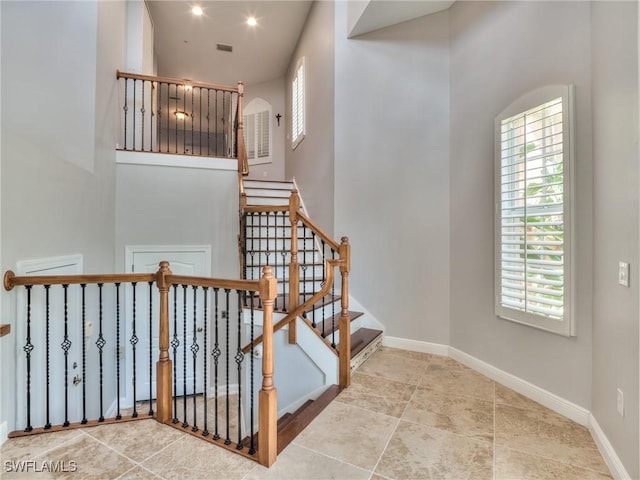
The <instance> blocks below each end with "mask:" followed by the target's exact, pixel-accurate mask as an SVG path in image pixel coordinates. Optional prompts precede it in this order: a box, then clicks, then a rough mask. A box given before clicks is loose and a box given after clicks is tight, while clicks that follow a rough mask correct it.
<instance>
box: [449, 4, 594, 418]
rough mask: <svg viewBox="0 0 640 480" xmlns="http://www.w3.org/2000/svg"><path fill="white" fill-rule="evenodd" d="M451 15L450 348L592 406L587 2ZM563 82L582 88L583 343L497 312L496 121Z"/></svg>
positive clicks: (473, 9) (457, 8) (478, 8)
mask: <svg viewBox="0 0 640 480" xmlns="http://www.w3.org/2000/svg"><path fill="white" fill-rule="evenodd" d="M450 12H451V97H450V98H451V127H450V128H451V157H450V158H451V160H450V166H451V177H450V186H451V191H450V199H451V231H450V235H451V257H450V259H451V261H450V274H451V345H452V346H454V347H456V348H458V349H460V350H462V351H464V352H466V353H468V354H470V355H473V356H474V357H476V358H479V359H482V360H483V361H485V362H488V363H490V364H492V365H494V366H496V367H498V368H500V369H502V370H504V371H507V372H509V373H511V374H513V375H516V376H518V377H520V378H522V379H525V380H527V381H529V382H531V383H533V384H535V385H538V386H539V387H542V388H544V389H546V390H549V391H551V392H553V393H555V394H557V395H560V396H561V397H563V398H566V399H568V400H570V401H572V402H574V403H576V404H578V405H581V406H583V407H585V408H589V407H590V404H591V327H592V321H591V292H592V290H591V279H592V228H591V226H592V206H591V205H592V192H591V184H592V159H591V144H590V140H591V85H590V82H591V78H590V55H589V51H590V44H589V41H590V32H589V25H590V10H589V4H588V3H586V2H567V3H561V2H462V3H455V4H454V5H453V6H452V7H451V9H450ZM541 25H544V34H541V33H542V30H541ZM505 39H508V41H505ZM558 83H560V84H567V83H570V84H574V85H575V86H576V117H577V130H576V132H577V133H576V139H577V145H576V147H577V151H576V159H577V161H576V175H577V185H576V186H577V189H576V190H577V201H576V207H577V220H576V225H577V232H576V234H577V235H576V238H577V252H576V253H577V256H576V260H577V262H576V263H577V278H576V279H577V337H575V338H565V337H562V336H559V335H555V334H550V333H547V332H543V331H540V330H536V329H533V328H530V327H526V326H523V325H520V324H516V323H513V322H509V321H507V320H502V319H499V318H497V317H496V316H495V314H494V284H493V274H494V258H493V249H494V214H493V212H494V186H493V172H494V145H493V138H494V136H493V125H494V118H495V116H496V114H498V113H499V112H500V111H502V110H503V109H504V108H505V107H506V106H507V105H509V104H510V103H511V102H512V101H513V100H515V99H517V98H518V97H520V96H521V95H522V94H524V93H526V92H528V91H530V90H533V89H534V88H536V87H539V86H542V85H547V84H558Z"/></svg>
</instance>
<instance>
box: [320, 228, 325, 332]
mask: <svg viewBox="0 0 640 480" xmlns="http://www.w3.org/2000/svg"><path fill="white" fill-rule="evenodd" d="M320 245H321V246H320V251H321V252H322V283H321V284H320V286H321V287H324V284H325V283H326V281H327V272H326V267H325V261H324V260H325V253H324V250H325V243H324V240H320ZM326 304H327V299H326V296H324V297H322V336H325V333H324V332H325V329H324V323H325V320H326V317H325V314H324V307H325V305H326Z"/></svg>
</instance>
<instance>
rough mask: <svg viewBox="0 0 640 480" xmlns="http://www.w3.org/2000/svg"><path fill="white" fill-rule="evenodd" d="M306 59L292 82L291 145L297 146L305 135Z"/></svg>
mask: <svg viewBox="0 0 640 480" xmlns="http://www.w3.org/2000/svg"><path fill="white" fill-rule="evenodd" d="M304 64H305V60H304V57H302V58H301V59H300V60H299V61H298V64H297V65H296V69H295V71H294V74H293V80H292V82H291V147H292V148H294V149H295V148H296V147H297V146H298V144H299V143H300V142H301V141H302V139H303V138H304V135H305V124H304V121H305V118H304V117H305V111H304V110H305V104H304V94H305V86H304V82H305V71H304V68H305V65H304Z"/></svg>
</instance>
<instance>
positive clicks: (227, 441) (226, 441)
mask: <svg viewBox="0 0 640 480" xmlns="http://www.w3.org/2000/svg"><path fill="white" fill-rule="evenodd" d="M230 292H231V290H229V289H228V288H225V289H224V293H225V309H224V314H223V315H222V317H223V318H224V319H225V333H226V344H225V345H226V349H225V352H226V357H227V361H226V367H227V372H226V373H227V376H226V381H225V383H226V385H227V387H226V392H227V398H226V399H225V407H226V408H225V412H224V413H225V416H226V427H225V428H226V433H227V435H226V436H225V438H224V444H225V445H230V444H231V437H230V434H229V327H230V326H229V293H230Z"/></svg>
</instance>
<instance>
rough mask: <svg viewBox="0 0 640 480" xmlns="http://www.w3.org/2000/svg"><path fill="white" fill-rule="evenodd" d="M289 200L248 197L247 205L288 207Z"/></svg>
mask: <svg viewBox="0 0 640 480" xmlns="http://www.w3.org/2000/svg"><path fill="white" fill-rule="evenodd" d="M288 204H289V199H288V198H264V197H250V196H248V195H247V205H248V206H251V205H258V206H280V205H288Z"/></svg>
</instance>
